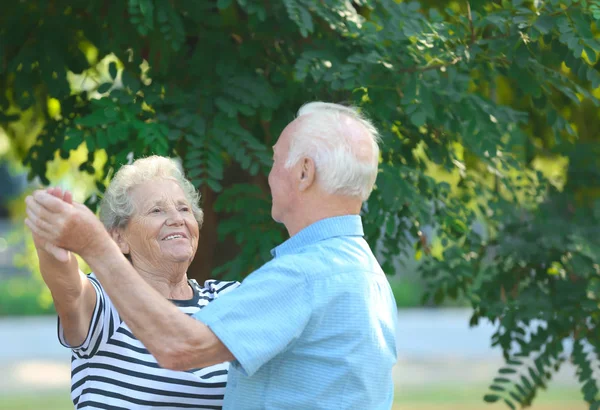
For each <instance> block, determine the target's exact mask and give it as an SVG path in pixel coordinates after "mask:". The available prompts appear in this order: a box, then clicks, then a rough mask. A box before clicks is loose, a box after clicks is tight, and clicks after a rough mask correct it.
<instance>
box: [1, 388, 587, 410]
mask: <svg viewBox="0 0 600 410" xmlns="http://www.w3.org/2000/svg"><path fill="white" fill-rule="evenodd" d="M486 392H487V388H486V387H485V386H481V387H477V386H456V387H450V386H439V387H438V386H436V387H432V388H411V389H405V390H403V391H396V395H395V399H394V407H393V410H409V409H410V410H479V409H482V410H505V409H509V408H508V407H507V406H506V405H504V404H498V403H497V404H494V405H489V404H486V403H484V402H483V400H482V397H483V395H484V394H485V393H486ZM72 408H73V405H72V403H71V400H70V398H69V393H68V391H65V392H51V393H34V394H29V395H26V394H20V395H2V396H0V409H2V410H31V409H43V410H71V409H72ZM563 409H564V410H584V409H587V407H586V406H585V403H584V402H583V399H582V398H581V393H580V392H579V390H577V388H562V387H555V388H551V389H550V390H548V391H541V392H540V393H539V394H538V397H537V399H536V400H535V402H534V406H533V407H531V410H563Z"/></svg>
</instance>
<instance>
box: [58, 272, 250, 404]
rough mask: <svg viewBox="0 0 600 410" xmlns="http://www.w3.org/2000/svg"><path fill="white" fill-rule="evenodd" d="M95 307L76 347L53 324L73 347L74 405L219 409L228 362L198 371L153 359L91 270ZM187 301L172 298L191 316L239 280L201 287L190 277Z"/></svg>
mask: <svg viewBox="0 0 600 410" xmlns="http://www.w3.org/2000/svg"><path fill="white" fill-rule="evenodd" d="M88 278H89V280H90V281H91V283H92V285H93V286H94V289H95V290H96V307H95V309H94V314H93V315H92V321H91V323H90V330H89V331H88V335H87V337H86V339H85V341H84V342H83V344H82V345H81V346H78V347H75V348H72V347H71V346H69V345H68V343H67V342H66V340H65V337H64V332H63V328H62V326H61V324H60V320H59V322H58V337H59V340H60V342H61V344H63V345H64V346H66V347H69V348H71V349H72V352H73V355H72V357H71V398H72V399H73V404H74V405H75V408H76V409H83V408H88V409H128V410H129V409H145V408H154V407H156V408H161V409H183V408H187V409H221V406H222V403H223V395H224V394H225V385H226V382H227V371H228V368H229V363H221V364H217V365H214V366H210V367H205V368H203V369H194V370H189V371H185V372H184V371H174V370H168V369H163V368H161V367H159V365H158V363H157V362H156V359H155V358H154V357H153V356H152V355H151V354H150V353H149V352H148V350H146V348H145V347H144V345H142V343H141V342H140V341H138V340H137V339H136V337H135V336H134V335H133V334H132V333H131V330H130V329H129V328H128V327H127V325H126V324H125V322H123V321H122V320H121V318H120V317H119V314H118V313H117V311H116V309H115V307H114V305H113V304H112V302H111V301H110V299H109V297H108V295H107V294H106V293H105V292H104V289H103V288H102V285H100V282H98V280H97V279H96V277H95V276H94V274H91V275H89V276H88ZM189 284H190V286H191V287H192V289H193V291H194V296H193V297H192V299H190V300H183V301H182V300H173V301H172V302H173V303H174V304H175V305H177V306H178V307H179V309H181V310H182V311H183V312H184V313H186V314H188V315H192V314H194V313H196V312H197V311H198V310H200V309H201V308H202V307H204V306H206V305H207V304H208V303H209V302H210V301H211V300H213V299H214V298H215V297H217V295H222V294H224V293H227V291H229V290H232V289H234V288H235V287H237V286H239V283H238V282H222V281H218V280H208V281H206V282H205V284H204V287H201V286H200V285H198V283H197V282H196V281H195V280H189Z"/></svg>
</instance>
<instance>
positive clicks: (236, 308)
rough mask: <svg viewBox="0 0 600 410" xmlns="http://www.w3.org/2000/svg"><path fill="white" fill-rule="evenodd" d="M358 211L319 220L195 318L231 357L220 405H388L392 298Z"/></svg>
mask: <svg viewBox="0 0 600 410" xmlns="http://www.w3.org/2000/svg"><path fill="white" fill-rule="evenodd" d="M362 236H363V228H362V222H361V219H360V216H357V215H348V216H340V217H334V218H328V219H324V220H321V221H318V222H316V223H314V224H312V225H310V226H308V227H306V228H305V229H303V230H302V231H300V232H298V233H297V234H296V235H294V236H293V237H291V238H290V239H288V240H287V241H285V242H284V243H283V244H281V245H280V246H278V247H277V248H275V249H274V250H273V251H272V253H273V256H274V258H273V259H272V260H271V261H270V262H268V263H266V264H265V265H264V266H263V267H261V268H260V269H258V270H257V271H255V272H254V273H252V274H250V275H249V276H248V277H247V278H246V279H245V280H244V281H243V282H242V284H241V286H240V287H239V288H238V289H236V290H235V291H234V292H231V293H229V294H228V295H226V296H224V297H222V298H219V299H217V300H216V301H214V302H212V303H211V304H209V305H208V306H206V307H205V308H204V309H202V310H201V311H200V312H198V313H197V314H195V315H194V317H195V318H196V319H198V320H200V321H202V322H204V323H205V324H206V325H207V326H209V327H210V328H211V330H212V331H213V332H214V333H215V334H216V335H217V337H218V338H219V339H220V340H221V342H223V344H224V345H225V346H227V348H228V349H229V351H230V352H231V353H232V354H233V355H234V356H235V358H236V360H235V361H233V362H232V365H231V368H230V373H229V380H228V385H227V390H226V393H225V401H224V407H223V408H224V409H236V410H238V409H326V410H331V409H360V410H366V409H368V410H379V409H385V410H388V409H390V408H391V406H392V399H393V391H394V387H393V381H392V367H393V366H394V364H395V363H396V339H395V338H396V317H397V311H396V303H395V301H394V296H393V294H392V291H391V289H390V286H389V284H388V281H387V279H386V277H385V274H384V273H383V271H382V270H381V267H380V266H379V264H378V263H377V260H376V259H375V257H374V256H373V253H372V252H371V249H370V248H369V245H368V244H367V242H366V241H365V240H364V239H363V237H362Z"/></svg>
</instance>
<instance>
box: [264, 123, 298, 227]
mask: <svg viewBox="0 0 600 410" xmlns="http://www.w3.org/2000/svg"><path fill="white" fill-rule="evenodd" d="M293 124H294V123H293V122H292V123H291V124H289V125H288V126H287V127H286V128H285V129H284V130H283V132H282V133H281V135H280V136H279V139H278V140H277V143H276V144H275V145H274V146H273V166H272V168H271V172H270V173H269V187H270V188H271V197H272V198H273V205H272V207H271V217H272V218H273V219H274V220H275V221H276V222H281V223H283V224H286V217H287V216H289V214H290V211H291V210H292V207H293V205H294V203H295V202H296V198H297V195H298V191H297V190H296V189H295V188H296V186H297V182H295V181H294V178H293V173H294V170H295V169H296V166H294V167H291V168H289V169H286V168H285V162H286V161H287V157H288V151H289V149H290V138H291V133H292V129H293V128H294V125H293Z"/></svg>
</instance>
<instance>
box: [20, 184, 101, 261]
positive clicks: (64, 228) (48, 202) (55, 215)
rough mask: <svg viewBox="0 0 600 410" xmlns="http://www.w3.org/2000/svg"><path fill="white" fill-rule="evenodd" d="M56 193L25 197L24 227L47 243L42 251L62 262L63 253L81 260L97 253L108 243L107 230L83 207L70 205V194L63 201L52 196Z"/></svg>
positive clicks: (42, 192)
mask: <svg viewBox="0 0 600 410" xmlns="http://www.w3.org/2000/svg"><path fill="white" fill-rule="evenodd" d="M59 191H60V190H58V191H57V190H54V191H51V190H49V191H43V190H38V191H35V192H34V193H33V194H32V195H30V196H28V197H27V198H26V199H25V203H26V204H27V218H26V219H25V224H26V225H27V226H28V227H29V229H31V231H32V232H33V233H34V234H35V235H37V236H38V237H39V239H42V240H44V241H46V244H45V245H44V249H46V250H48V251H49V252H50V253H52V254H53V255H54V256H55V257H57V259H59V260H61V261H64V258H65V257H67V258H68V254H67V253H66V252H64V250H70V251H73V252H75V253H77V254H79V255H81V256H83V257H84V258H85V255H86V254H89V253H94V252H98V249H99V247H101V245H102V243H103V241H106V240H111V239H110V236H109V235H108V233H107V232H106V229H104V226H103V225H102V223H101V222H100V221H99V220H98V218H96V215H94V214H93V213H92V211H90V210H89V209H88V208H87V207H86V206H85V205H82V204H79V203H76V202H73V201H72V197H71V194H70V193H69V192H65V193H64V194H63V197H62V198H59V197H57V196H58V195H55V194H57V193H59ZM48 244H49V245H48ZM60 248H62V249H60Z"/></svg>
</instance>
